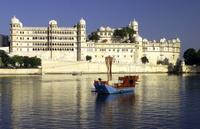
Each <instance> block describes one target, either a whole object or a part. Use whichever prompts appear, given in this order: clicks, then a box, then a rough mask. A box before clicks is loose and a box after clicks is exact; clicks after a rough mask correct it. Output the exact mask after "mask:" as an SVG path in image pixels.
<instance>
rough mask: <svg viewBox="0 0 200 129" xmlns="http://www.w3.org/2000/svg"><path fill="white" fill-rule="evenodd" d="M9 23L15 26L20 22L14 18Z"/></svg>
mask: <svg viewBox="0 0 200 129" xmlns="http://www.w3.org/2000/svg"><path fill="white" fill-rule="evenodd" d="M11 23H12V24H13V23H17V24H19V23H20V21H19V19H17V18H16V17H15V16H14V17H13V18H12V19H11Z"/></svg>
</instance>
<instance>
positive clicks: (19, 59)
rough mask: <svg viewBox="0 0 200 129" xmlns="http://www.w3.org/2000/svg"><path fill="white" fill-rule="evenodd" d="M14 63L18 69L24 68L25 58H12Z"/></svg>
mask: <svg viewBox="0 0 200 129" xmlns="http://www.w3.org/2000/svg"><path fill="white" fill-rule="evenodd" d="M12 59H13V61H14V62H15V65H16V66H17V67H22V65H23V57H22V56H17V55H14V56H13V57H12Z"/></svg>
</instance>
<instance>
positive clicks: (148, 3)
mask: <svg viewBox="0 0 200 129" xmlns="http://www.w3.org/2000/svg"><path fill="white" fill-rule="evenodd" d="M14 15H15V16H16V17H17V18H19V19H20V20H21V22H22V23H23V24H24V26H47V25H48V21H49V20H51V19H55V20H57V22H58V26H73V25H74V24H75V23H77V22H78V21H79V19H80V18H81V17H83V18H84V19H85V20H86V22H87V33H89V32H91V31H95V30H96V29H97V28H99V27H100V26H111V27H122V26H126V25H128V24H129V22H130V21H131V20H133V19H134V18H135V19H136V20H137V21H138V22H139V29H140V35H141V36H142V37H143V38H147V39H149V40H154V39H155V40H159V39H160V38H162V37H165V38H167V39H171V38H176V37H179V38H180V39H181V41H182V51H184V50H185V49H187V48H190V47H192V48H196V49H199V48H200V41H199V37H200V0H1V1H0V33H2V34H9V23H10V19H11V17H12V16H14Z"/></svg>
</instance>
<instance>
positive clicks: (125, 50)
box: [95, 48, 133, 52]
mask: <svg viewBox="0 0 200 129" xmlns="http://www.w3.org/2000/svg"><path fill="white" fill-rule="evenodd" d="M95 51H104V52H106V51H109V52H111V51H113V52H120V51H122V52H133V49H127V48H122V49H106V48H103V49H95Z"/></svg>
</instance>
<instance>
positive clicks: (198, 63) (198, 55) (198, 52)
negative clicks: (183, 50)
mask: <svg viewBox="0 0 200 129" xmlns="http://www.w3.org/2000/svg"><path fill="white" fill-rule="evenodd" d="M197 65H200V49H199V50H198V51H197Z"/></svg>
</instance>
